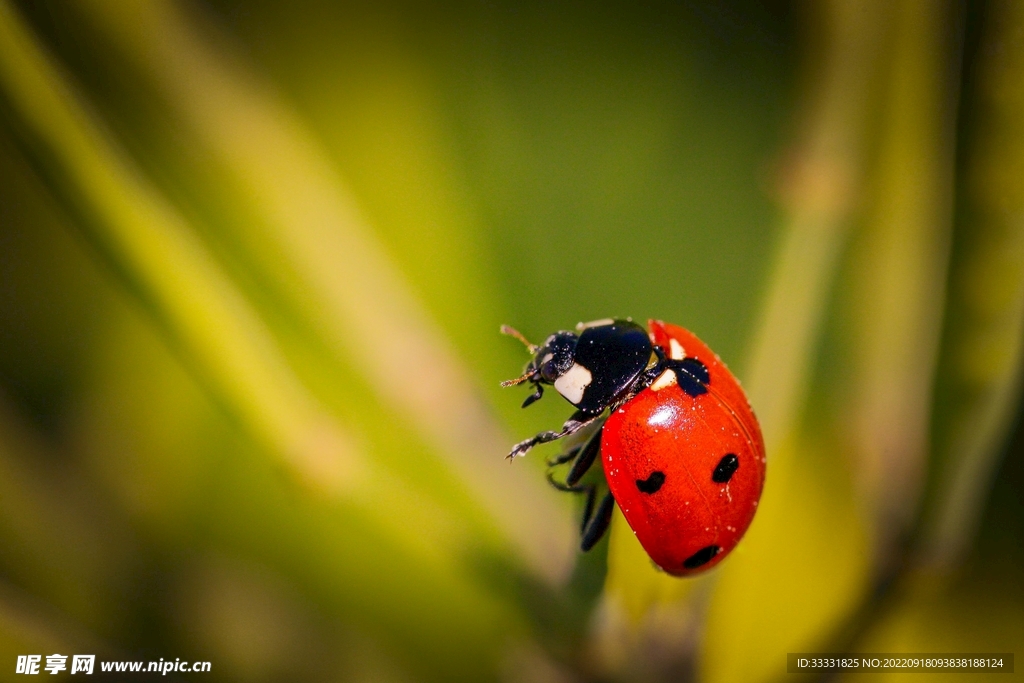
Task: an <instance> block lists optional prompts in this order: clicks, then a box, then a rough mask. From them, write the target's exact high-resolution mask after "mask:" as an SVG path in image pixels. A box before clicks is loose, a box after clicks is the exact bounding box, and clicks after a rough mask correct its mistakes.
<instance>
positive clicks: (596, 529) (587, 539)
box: [580, 493, 615, 552]
mask: <svg viewBox="0 0 1024 683" xmlns="http://www.w3.org/2000/svg"><path fill="white" fill-rule="evenodd" d="M614 508H615V499H614V498H613V497H612V494H611V493H606V494H605V496H604V498H602V499H601V504H600V505H598V506H597V512H595V513H594V516H593V517H592V518H591V519H590V520H589V523H588V524H587V525H586V526H585V527H584V529H583V539H582V540H581V541H580V549H581V550H582V551H583V552H587V551H588V550H590V549H591V548H593V547H594V546H595V545H597V542H598V541H600V540H601V537H602V536H604V534H605V532H606V531H608V525H609V524H610V523H611V521H612V510H613V509H614Z"/></svg>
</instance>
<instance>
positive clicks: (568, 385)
mask: <svg viewBox="0 0 1024 683" xmlns="http://www.w3.org/2000/svg"><path fill="white" fill-rule="evenodd" d="M593 379H594V376H593V375H591V374H590V370H587V369H586V368H585V367H583V366H582V365H580V364H579V363H573V364H572V367H571V368H569V369H568V370H566V371H565V373H564V374H563V375H562V376H561V377H559V378H558V379H556V380H555V390H556V391H558V393H560V394H561V395H562V396H565V398H566V399H567V400H568V401H569V403H571V404H573V405H576V404H578V403H579V402H580V401H582V400H583V392H584V391H586V389H587V387H588V386H590V382H591V380H593Z"/></svg>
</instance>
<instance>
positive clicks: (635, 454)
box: [501, 318, 766, 576]
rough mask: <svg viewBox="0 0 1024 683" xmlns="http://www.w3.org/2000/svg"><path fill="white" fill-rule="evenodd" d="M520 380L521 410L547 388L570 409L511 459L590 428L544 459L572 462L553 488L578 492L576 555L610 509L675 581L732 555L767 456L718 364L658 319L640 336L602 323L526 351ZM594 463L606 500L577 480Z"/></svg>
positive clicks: (619, 323)
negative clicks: (525, 387)
mask: <svg viewBox="0 0 1024 683" xmlns="http://www.w3.org/2000/svg"><path fill="white" fill-rule="evenodd" d="M501 331H502V332H503V333H504V334H508V335H511V336H514V337H516V338H517V339H519V340H520V341H521V342H522V343H523V344H525V345H526V348H527V350H528V351H529V352H530V353H531V354H532V359H531V360H530V361H529V363H527V365H526V368H525V370H524V372H523V374H522V375H520V376H519V377H517V378H515V379H512V380H508V381H506V382H503V383H502V386H513V385H517V384H523V383H529V384H530V385H531V386H532V388H533V391H532V393H531V394H530V395H529V396H527V398H526V400H525V401H524V402H523V407H524V408H525V407H526V406H528V405H530V404H532V403H534V402H535V401H537V400H538V399H540V398H541V397H542V396H543V394H544V387H545V386H552V387H554V389H555V391H557V392H558V393H559V394H560V395H561V396H562V397H563V398H564V399H565V400H566V401H568V402H569V403H571V404H572V405H573V406H574V407H575V409H576V410H575V412H574V413H573V414H572V415H571V416H570V417H569V419H568V420H566V421H565V423H564V424H563V425H562V428H561V429H560V430H558V431H544V432H540V433H539V434H537V435H535V436H533V437H531V438H529V439H526V440H525V441H522V442H520V443H518V444H516V445H515V446H514V447H513V448H512V450H511V452H510V453H509V455H508V458H509V459H510V460H512V459H514V458H516V457H518V456H522V455H525V454H526V453H527V452H528V451H529V450H530V449H531V448H533V447H534V446H536V445H538V444H542V443H547V442H550V441H555V440H557V439H561V438H564V437H567V436H570V435H572V434H575V433H577V432H580V431H581V430H584V428H588V427H591V426H593V427H594V429H593V432H592V433H591V434H589V435H587V437H586V438H585V439H584V440H583V443H581V444H580V445H579V446H577V447H574V448H571V449H569V450H567V451H566V452H565V453H563V454H561V455H560V456H557V457H556V458H553V459H552V460H551V461H549V465H551V466H552V467H554V466H557V465H561V464H566V463H570V466H569V471H568V473H567V475H566V477H565V479H564V481H558V480H556V479H555V478H554V476H553V475H552V474H551V473H550V472H549V475H548V479H549V481H550V482H551V483H552V484H553V485H554V486H555V487H556V488H558V489H560V490H563V491H570V492H575V493H583V494H586V496H587V499H586V505H585V506H584V513H583V524H582V529H581V536H582V538H581V542H580V547H581V549H582V550H584V551H587V550H589V549H590V548H592V547H593V546H594V545H595V544H596V543H597V542H598V541H599V540H600V539H601V537H602V536H603V535H604V533H605V532H606V531H607V529H608V525H609V523H610V522H611V516H612V511H613V509H614V505H615V503H616V502H617V503H618V505H619V508H620V509H621V510H622V514H623V516H624V517H625V519H626V522H627V523H628V524H629V526H630V528H632V530H633V532H634V534H635V535H636V537H637V539H638V540H639V541H640V544H641V545H642V546H643V547H644V549H645V550H646V551H647V554H648V555H649V556H650V557H651V559H652V560H653V562H654V563H655V564H656V565H657V566H658V567H660V568H661V569H663V570H664V571H666V572H668V573H669V574H672V575H675V576H689V575H693V574H697V573H700V572H702V571H706V570H707V569H710V568H711V567H713V566H715V565H716V564H718V563H719V562H720V561H721V560H722V559H723V558H724V557H725V556H726V555H728V553H729V552H730V551H731V550H732V549H733V548H734V547H736V544H737V543H738V542H739V541H740V539H741V538H742V536H743V534H744V533H745V532H746V530H747V528H748V527H749V526H750V522H751V521H752V520H753V518H754V513H755V512H756V511H757V506H758V502H759V500H760V498H761V491H762V490H763V488H764V480H765V466H766V457H765V449H764V439H763V437H762V435H761V429H760V426H759V425H758V422H757V418H756V416H755V415H754V411H753V409H752V408H751V407H750V403H749V402H748V401H747V398H746V395H745V394H744V393H743V390H742V388H741V387H740V384H739V382H738V381H737V380H736V378H735V377H734V376H733V375H732V373H731V372H729V369H728V368H727V367H726V366H725V364H724V363H723V362H722V361H721V359H720V358H719V357H718V356H717V355H716V354H715V353H714V352H713V351H711V349H709V348H708V347H707V345H705V344H704V343H703V342H702V341H700V339H698V338H697V337H696V336H695V335H694V334H693V333H691V332H690V331H688V330H686V329H685V328H682V327H679V326H677V325H671V324H668V323H665V322H662V321H660V320H650V321H648V329H647V330H645V329H644V328H643V327H641V326H640V325H638V324H637V323H635V322H633V321H632V320H630V319H611V318H608V319H603V320H597V321H594V322H590V323H581V324H579V325H577V326H576V331H575V332H569V331H560V332H556V333H554V334H552V335H550V336H549V337H548V338H547V339H546V340H545V342H544V344H543V345H539V346H538V345H536V344H531V343H530V342H529V341H527V339H526V338H525V337H524V336H523V335H522V334H521V333H519V332H518V331H517V330H515V329H513V328H511V327H508V326H502V330H501ZM598 455H600V456H601V461H602V466H603V469H604V474H605V479H606V481H607V483H608V488H609V491H608V493H606V494H605V495H604V496H603V497H602V498H601V500H600V502H599V503H597V504H596V505H595V503H596V497H597V496H596V487H595V486H594V485H593V484H582V483H580V482H581V480H582V478H583V476H584V475H585V474H586V473H587V471H588V470H590V468H591V467H592V465H593V464H594V462H595V461H596V460H597V457H598Z"/></svg>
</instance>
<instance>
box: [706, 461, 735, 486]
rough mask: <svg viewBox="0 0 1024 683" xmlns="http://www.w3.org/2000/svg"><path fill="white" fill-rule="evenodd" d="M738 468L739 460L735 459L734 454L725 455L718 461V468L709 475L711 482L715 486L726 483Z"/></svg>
mask: <svg viewBox="0 0 1024 683" xmlns="http://www.w3.org/2000/svg"><path fill="white" fill-rule="evenodd" d="M739 466H740V459H739V458H737V457H736V454H735V453H726V454H725V455H723V456H722V459H721V460H719V461H718V466H717V467H716V468H715V471H714V472H712V473H711V481H713V482H715V483H716V484H726V483H728V482H729V480H730V479H732V475H733V474H734V473H735V472H736V470H737V469H738V468H739Z"/></svg>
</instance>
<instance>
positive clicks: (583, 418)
mask: <svg viewBox="0 0 1024 683" xmlns="http://www.w3.org/2000/svg"><path fill="white" fill-rule="evenodd" d="M599 417H600V414H598V415H588V414H586V413H584V412H583V411H581V410H577V411H576V412H575V413H573V414H572V417H570V418H569V419H568V420H566V421H565V424H563V425H562V430H561V431H558V432H541V433H540V434H537V435H536V436H534V437H531V438H529V439H527V440H526V441H521V442H519V443H517V444H516V445H515V446H513V447H512V452H511V453H509V454H508V456H507V457H508V459H509V460H512V459H514V458H516V457H518V456H520V455H524V454H525V453H526V452H527V451H528V450H530V449H531V448H533V447H534V446H536V445H537V444H541V443H547V442H549V441H554V440H556V439H561V438H562V437H563V436H569V435H570V434H574V433H576V432H578V431H579V430H581V429H583V428H584V427H586V426H587V425H588V424H590V423H591V422H593V421H594V420H596V419H598V418H599Z"/></svg>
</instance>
